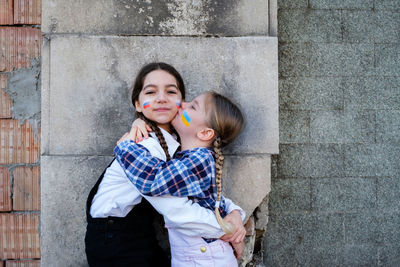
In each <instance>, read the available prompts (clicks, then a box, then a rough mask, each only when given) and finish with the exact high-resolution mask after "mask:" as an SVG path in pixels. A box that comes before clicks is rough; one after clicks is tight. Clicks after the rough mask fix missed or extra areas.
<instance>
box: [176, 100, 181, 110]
mask: <svg viewBox="0 0 400 267" xmlns="http://www.w3.org/2000/svg"><path fill="white" fill-rule="evenodd" d="M180 107H181V102H178V101H177V102H176V108H177V109H180Z"/></svg>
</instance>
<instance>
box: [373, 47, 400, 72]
mask: <svg viewBox="0 0 400 267" xmlns="http://www.w3.org/2000/svg"><path fill="white" fill-rule="evenodd" d="M375 58H376V62H375V65H376V68H375V70H376V74H377V75H378V74H381V75H384V76H398V74H399V73H400V60H399V58H400V44H376V45H375Z"/></svg>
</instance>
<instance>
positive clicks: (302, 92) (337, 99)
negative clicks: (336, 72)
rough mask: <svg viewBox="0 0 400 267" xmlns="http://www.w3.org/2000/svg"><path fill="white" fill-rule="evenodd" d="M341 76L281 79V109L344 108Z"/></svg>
mask: <svg viewBox="0 0 400 267" xmlns="http://www.w3.org/2000/svg"><path fill="white" fill-rule="evenodd" d="M342 99H343V87H342V78H341V77H312V78H310V77H288V78H284V79H279V109H280V110H282V109H290V110H320V109H325V110H337V109H343V100H342Z"/></svg>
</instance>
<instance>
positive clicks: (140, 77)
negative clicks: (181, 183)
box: [132, 62, 186, 160]
mask: <svg viewBox="0 0 400 267" xmlns="http://www.w3.org/2000/svg"><path fill="white" fill-rule="evenodd" d="M155 70H163V71H166V72H168V73H169V74H171V75H172V76H174V77H175V80H176V83H177V85H178V89H179V91H180V92H181V95H182V99H185V90H186V89H185V84H184V82H183V79H182V76H181V75H180V74H179V72H178V71H177V70H176V69H175V68H174V67H173V66H171V65H169V64H167V63H164V62H152V63H149V64H147V65H144V66H143V67H142V68H141V69H140V71H139V73H138V74H137V76H136V79H135V82H134V84H133V87H132V104H133V106H134V107H135V102H136V101H139V94H140V92H141V91H142V89H143V83H144V79H145V78H146V76H147V74H149V73H150V72H152V71H155ZM136 117H138V118H140V119H142V120H144V121H145V122H146V123H147V124H148V125H149V126H150V127H151V129H152V130H153V132H154V133H155V134H156V136H157V138H158V140H159V142H160V145H161V147H162V149H163V150H164V152H165V155H166V156H167V160H170V159H171V157H170V155H169V153H168V146H167V142H165V139H164V136H163V134H162V132H161V130H160V128H159V127H158V126H157V124H156V123H155V122H154V121H151V120H149V119H147V118H146V117H145V116H144V115H143V113H141V112H136Z"/></svg>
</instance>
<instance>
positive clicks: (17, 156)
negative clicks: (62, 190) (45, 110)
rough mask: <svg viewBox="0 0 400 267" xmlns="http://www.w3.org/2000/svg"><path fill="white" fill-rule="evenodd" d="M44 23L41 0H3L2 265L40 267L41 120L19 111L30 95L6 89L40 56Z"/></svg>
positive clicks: (0, 99) (0, 108)
mask: <svg viewBox="0 0 400 267" xmlns="http://www.w3.org/2000/svg"><path fill="white" fill-rule="evenodd" d="M40 24H41V0H0V266H2V267H3V266H4V267H9V266H40V239H39V216H40V181H39V179H40V166H39V156H40V141H39V140H40V126H39V125H40V123H39V122H38V121H37V120H36V121H35V120H32V118H25V119H24V118H23V115H22V117H21V114H18V116H17V115H16V114H14V113H15V111H14V110H13V106H14V105H16V104H18V103H16V102H17V101H24V100H25V101H27V100H26V98H21V99H19V98H18V96H19V95H18V88H17V90H16V91H14V92H13V94H14V95H12V96H10V95H9V94H8V93H7V88H8V87H9V86H10V84H8V83H10V81H9V79H8V78H9V77H10V76H11V75H12V74H13V73H14V72H16V71H18V70H21V69H29V68H30V67H31V60H33V59H37V60H40V51H41V44H42V36H41V30H40ZM37 79H40V78H39V77H38V78H37ZM38 84H39V83H38ZM23 89H26V88H21V91H22V90H23ZM27 102H28V101H27ZM19 104H20V103H19ZM24 104H26V105H30V104H32V103H24ZM36 104H37V103H36ZM28 119H29V120H28ZM32 123H33V125H31V124H32Z"/></svg>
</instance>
